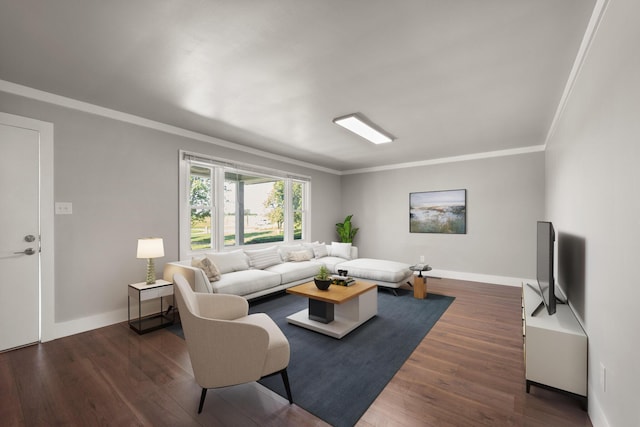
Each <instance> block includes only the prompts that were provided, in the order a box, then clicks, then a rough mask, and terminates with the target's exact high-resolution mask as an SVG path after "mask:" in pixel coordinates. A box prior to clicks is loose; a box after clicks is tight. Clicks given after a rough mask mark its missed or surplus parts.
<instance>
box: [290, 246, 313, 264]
mask: <svg viewBox="0 0 640 427" xmlns="http://www.w3.org/2000/svg"><path fill="white" fill-rule="evenodd" d="M310 259H311V254H310V253H309V251H308V250H306V249H302V250H301V251H292V252H289V261H293V262H300V261H309V260H310Z"/></svg>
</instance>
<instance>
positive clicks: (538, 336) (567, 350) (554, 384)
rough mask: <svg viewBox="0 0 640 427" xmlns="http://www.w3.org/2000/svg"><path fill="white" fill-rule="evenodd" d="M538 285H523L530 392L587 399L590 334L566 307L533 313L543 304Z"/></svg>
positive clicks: (527, 378) (559, 305)
mask: <svg viewBox="0 0 640 427" xmlns="http://www.w3.org/2000/svg"><path fill="white" fill-rule="evenodd" d="M536 288H537V283H535V282H533V283H530V284H529V283H523V284H522V318H523V322H524V325H523V334H524V354H525V369H526V375H525V376H526V381H527V393H528V392H529V390H530V388H531V386H532V385H534V386H539V387H544V388H550V389H554V390H559V391H563V392H566V393H569V394H571V395H574V396H576V397H579V398H581V399H582V400H583V403H584V404H585V405H586V399H587V335H586V334H585V333H584V331H583V329H582V326H580V323H579V322H578V319H577V318H576V316H575V315H574V313H573V311H572V310H571V308H570V307H569V305H567V304H557V305H556V313H555V314H554V315H551V316H550V315H549V314H548V313H547V310H546V309H544V308H543V309H542V310H539V311H538V312H537V313H536V315H535V316H531V313H533V311H534V310H535V309H536V307H538V305H539V304H540V303H541V302H542V296H541V295H540V294H539V292H538V291H537V290H536Z"/></svg>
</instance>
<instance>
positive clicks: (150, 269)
mask: <svg viewBox="0 0 640 427" xmlns="http://www.w3.org/2000/svg"><path fill="white" fill-rule="evenodd" d="M154 283H156V268H155V266H154V264H153V258H147V285H153V284H154Z"/></svg>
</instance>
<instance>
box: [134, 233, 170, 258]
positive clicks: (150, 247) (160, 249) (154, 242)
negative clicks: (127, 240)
mask: <svg viewBox="0 0 640 427" xmlns="http://www.w3.org/2000/svg"><path fill="white" fill-rule="evenodd" d="M163 256H164V245H163V243H162V238H160V237H147V238H144V239H138V255H137V256H136V258H159V257H163Z"/></svg>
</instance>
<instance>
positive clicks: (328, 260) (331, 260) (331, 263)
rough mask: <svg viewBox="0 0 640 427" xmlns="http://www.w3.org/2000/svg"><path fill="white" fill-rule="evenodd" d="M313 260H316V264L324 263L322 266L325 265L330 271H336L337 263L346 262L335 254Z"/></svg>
mask: <svg viewBox="0 0 640 427" xmlns="http://www.w3.org/2000/svg"><path fill="white" fill-rule="evenodd" d="M315 262H317V263H318V264H324V266H325V267H327V268H328V269H329V271H330V272H331V273H337V272H338V269H337V268H336V266H337V265H338V264H342V263H344V262H346V260H345V259H344V258H340V257H337V256H326V257H322V258H319V259H316V260H315Z"/></svg>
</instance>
